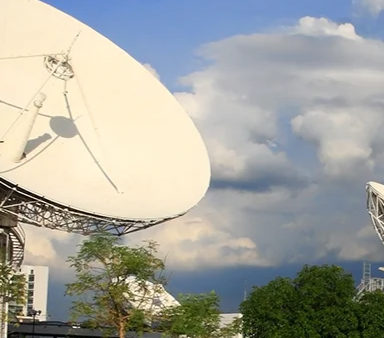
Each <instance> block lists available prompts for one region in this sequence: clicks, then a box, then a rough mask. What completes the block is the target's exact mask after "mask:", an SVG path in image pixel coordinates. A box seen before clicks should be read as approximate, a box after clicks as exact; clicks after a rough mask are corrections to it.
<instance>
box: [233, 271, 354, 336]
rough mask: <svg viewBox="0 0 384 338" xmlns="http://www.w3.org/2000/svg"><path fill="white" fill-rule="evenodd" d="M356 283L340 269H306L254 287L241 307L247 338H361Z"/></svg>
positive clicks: (244, 331)
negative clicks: (293, 275) (293, 277)
mask: <svg viewBox="0 0 384 338" xmlns="http://www.w3.org/2000/svg"><path fill="white" fill-rule="evenodd" d="M354 295H355V288H354V281H353V278H352V276H351V275H350V274H347V273H345V272H344V270H343V269H342V268H340V267H337V266H328V265H324V266H311V267H310V266H304V267H303V269H302V270H301V271H300V272H299V273H298V275H297V277H296V278H295V279H293V280H291V279H290V278H277V279H275V280H274V281H272V282H270V283H269V284H267V285H266V286H263V287H255V288H254V289H253V291H252V292H251V294H250V296H249V297H248V299H247V300H245V301H244V302H243V303H242V304H241V306H240V309H241V312H242V314H243V334H244V336H245V337H259V338H262V337H287V338H288V337H313V338H315V337H319V338H323V337H360V335H359V331H358V326H359V317H358V314H357V313H356V303H355V302H354V301H353V297H354Z"/></svg>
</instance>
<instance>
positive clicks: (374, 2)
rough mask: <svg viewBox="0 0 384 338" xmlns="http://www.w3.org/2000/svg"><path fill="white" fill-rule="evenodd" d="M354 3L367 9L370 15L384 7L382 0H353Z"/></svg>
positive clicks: (383, 0)
mask: <svg viewBox="0 0 384 338" xmlns="http://www.w3.org/2000/svg"><path fill="white" fill-rule="evenodd" d="M353 2H354V5H355V6H357V7H358V8H360V9H364V10H367V11H368V12H369V13H371V14H372V15H377V14H379V13H380V12H381V11H382V10H383V9H384V0H354V1H353Z"/></svg>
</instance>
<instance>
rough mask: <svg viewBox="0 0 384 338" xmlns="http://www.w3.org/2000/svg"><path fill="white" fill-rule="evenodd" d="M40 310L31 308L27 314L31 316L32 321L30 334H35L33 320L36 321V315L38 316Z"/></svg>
mask: <svg viewBox="0 0 384 338" xmlns="http://www.w3.org/2000/svg"><path fill="white" fill-rule="evenodd" d="M40 314H41V311H40V310H35V309H32V310H31V311H30V312H29V315H30V316H32V319H33V322H32V336H35V322H36V316H40Z"/></svg>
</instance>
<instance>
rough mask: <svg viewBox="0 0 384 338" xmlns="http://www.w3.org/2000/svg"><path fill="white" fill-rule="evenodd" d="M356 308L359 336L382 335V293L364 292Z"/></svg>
mask: <svg viewBox="0 0 384 338" xmlns="http://www.w3.org/2000/svg"><path fill="white" fill-rule="evenodd" d="M357 310H358V316H359V331H360V333H361V337H363V338H377V337H384V320H383V318H384V293H383V292H381V291H375V292H372V293H366V294H364V295H363V297H362V298H361V299H360V301H359V304H358V306H357Z"/></svg>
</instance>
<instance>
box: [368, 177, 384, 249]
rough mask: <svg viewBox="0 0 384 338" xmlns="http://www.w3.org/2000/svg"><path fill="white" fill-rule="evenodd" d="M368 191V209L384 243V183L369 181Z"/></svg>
mask: <svg viewBox="0 0 384 338" xmlns="http://www.w3.org/2000/svg"><path fill="white" fill-rule="evenodd" d="M366 191H367V209H368V213H369V215H370V217H371V221H372V225H373V227H374V229H375V231H376V233H377V235H378V236H379V238H380V240H381V242H382V243H383V244H384V220H383V217H384V185H383V184H381V183H377V182H368V183H367V185H366Z"/></svg>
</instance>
